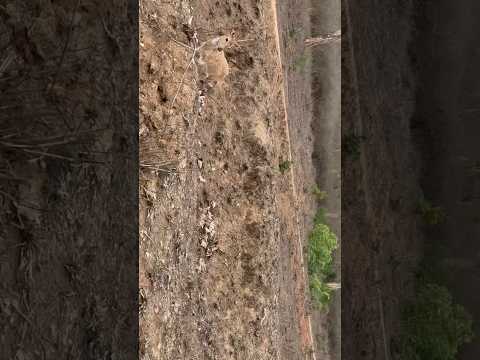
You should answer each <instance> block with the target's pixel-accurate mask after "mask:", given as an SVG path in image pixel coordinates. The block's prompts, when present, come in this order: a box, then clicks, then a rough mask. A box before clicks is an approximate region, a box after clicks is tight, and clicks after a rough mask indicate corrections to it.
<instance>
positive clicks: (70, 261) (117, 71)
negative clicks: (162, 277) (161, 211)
mask: <svg viewBox="0 0 480 360" xmlns="http://www.w3.org/2000/svg"><path fill="white" fill-rule="evenodd" d="M135 12H136V9H132V8H129V7H128V4H127V2H122V1H120V2H118V1H117V2H115V4H113V2H109V1H106V2H101V3H98V2H97V1H88V0H85V1H82V2H81V3H80V2H79V1H63V2H45V1H6V2H5V1H4V2H2V6H0V48H1V51H0V109H1V110H0V203H1V206H0V224H1V226H0V278H1V279H2V280H1V282H0V323H1V324H2V325H1V328H2V331H1V335H0V358H2V359H69V358H71V359H80V358H81V359H92V358H100V357H105V356H112V354H115V356H116V358H119V359H131V358H133V357H134V356H135V355H136V353H137V338H138V334H137V331H136V329H137V313H136V311H135V308H136V307H137V276H136V275H137V243H136V236H137V230H136V221H135V219H137V214H138V193H137V189H138V185H137V181H136V176H135V174H136V173H137V167H138V164H137V159H136V153H137V146H138V145H137V141H136V139H137V137H136V134H137V131H138V130H137V127H138V125H137V118H136V116H135V114H136V113H137V112H136V108H137V101H136V99H137V90H136V89H137V84H136V81H135V79H136V76H135V72H134V69H135V66H136V65H135V63H136V57H135V54H136V47H137V41H136V39H135V37H134V36H133V37H132V35H135V28H136V25H135V22H134V20H135ZM132 84H133V86H132ZM124 219H128V220H127V221H124Z"/></svg>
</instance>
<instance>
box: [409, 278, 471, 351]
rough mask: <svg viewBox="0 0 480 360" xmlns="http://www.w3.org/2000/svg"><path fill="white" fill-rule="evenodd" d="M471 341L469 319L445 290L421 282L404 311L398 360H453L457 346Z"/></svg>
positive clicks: (432, 284)
mask: <svg viewBox="0 0 480 360" xmlns="http://www.w3.org/2000/svg"><path fill="white" fill-rule="evenodd" d="M472 339H473V330H472V319H471V317H470V315H469V314H468V313H467V312H466V310H465V309H464V308H463V307H462V306H460V305H458V304H455V303H454V302H453V299H452V296H451V294H450V293H449V291H448V289H447V288H445V287H443V286H440V285H437V284H435V283H430V282H425V281H421V282H420V283H419V285H418V289H417V293H416V297H415V299H414V300H413V301H412V302H411V303H410V304H409V305H408V306H406V308H405V309H404V313H403V321H402V336H401V359H402V360H455V358H456V355H457V353H458V350H459V348H460V346H461V345H463V344H465V343H468V342H470V341H471V340H472Z"/></svg>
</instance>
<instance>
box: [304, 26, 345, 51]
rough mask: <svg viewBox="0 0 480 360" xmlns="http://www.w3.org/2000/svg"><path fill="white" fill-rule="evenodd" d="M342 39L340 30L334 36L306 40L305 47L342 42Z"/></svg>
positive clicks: (328, 35)
mask: <svg viewBox="0 0 480 360" xmlns="http://www.w3.org/2000/svg"><path fill="white" fill-rule="evenodd" d="M341 39H342V33H341V31H340V30H338V31H336V32H334V33H332V34H327V35H322V36H317V37H313V38H308V39H305V46H306V47H314V46H318V45H325V44H330V43H334V42H337V41H341Z"/></svg>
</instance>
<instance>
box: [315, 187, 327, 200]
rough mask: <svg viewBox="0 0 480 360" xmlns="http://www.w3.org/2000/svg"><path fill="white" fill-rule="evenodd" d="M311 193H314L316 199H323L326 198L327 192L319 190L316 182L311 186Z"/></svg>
mask: <svg viewBox="0 0 480 360" xmlns="http://www.w3.org/2000/svg"><path fill="white" fill-rule="evenodd" d="M312 194H313V195H315V196H316V197H317V199H318V200H325V199H326V198H327V192H326V191H322V190H320V188H319V187H318V185H317V184H315V185H314V186H313V187H312Z"/></svg>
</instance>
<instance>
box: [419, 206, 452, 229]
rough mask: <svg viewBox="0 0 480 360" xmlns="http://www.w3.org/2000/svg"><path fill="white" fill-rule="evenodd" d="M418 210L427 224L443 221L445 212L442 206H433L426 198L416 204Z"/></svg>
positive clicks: (436, 223)
mask: <svg viewBox="0 0 480 360" xmlns="http://www.w3.org/2000/svg"><path fill="white" fill-rule="evenodd" d="M418 210H419V212H420V215H421V216H422V218H423V220H424V221H425V223H426V224H428V225H438V224H440V223H442V222H444V221H445V218H446V214H445V211H444V210H443V208H442V207H440V206H433V205H432V204H431V203H430V202H429V201H427V200H421V201H420V202H419V204H418Z"/></svg>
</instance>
